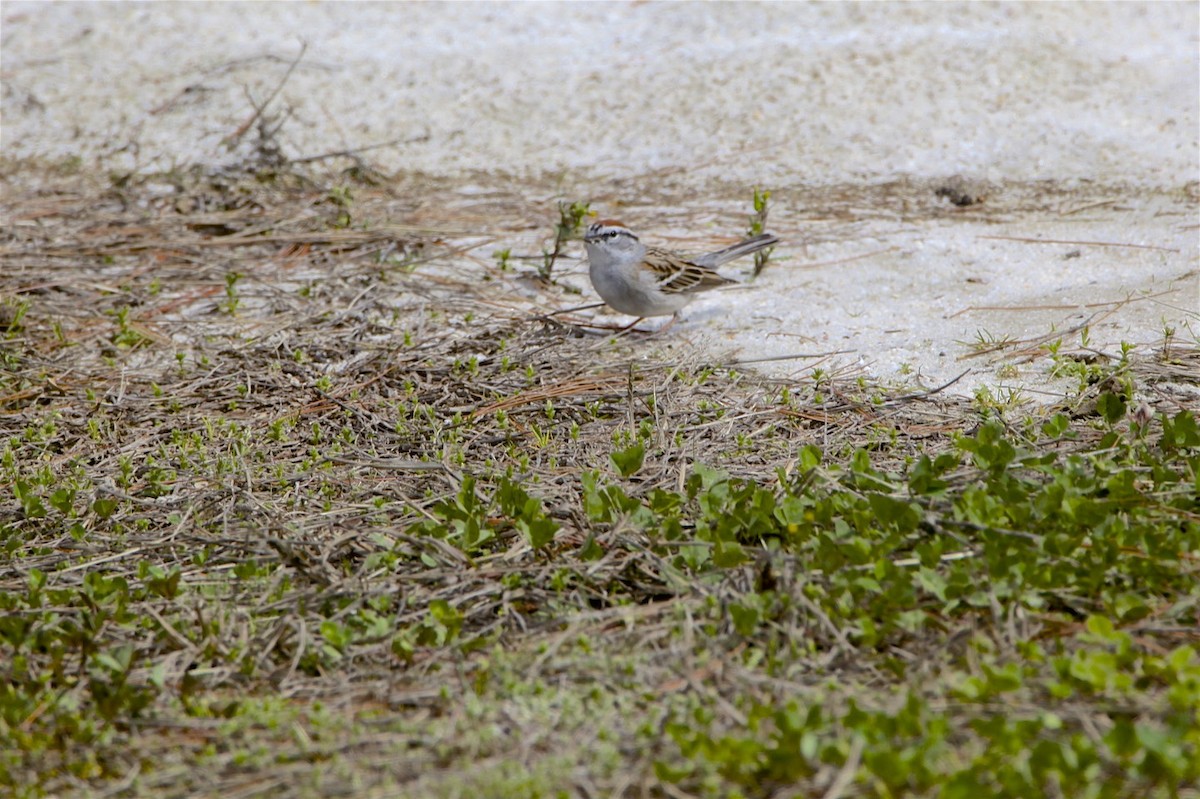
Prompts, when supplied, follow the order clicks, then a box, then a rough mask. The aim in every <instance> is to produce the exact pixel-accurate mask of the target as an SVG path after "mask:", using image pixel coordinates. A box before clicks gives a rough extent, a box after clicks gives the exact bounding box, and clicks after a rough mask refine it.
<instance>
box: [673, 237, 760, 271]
mask: <svg viewBox="0 0 1200 799" xmlns="http://www.w3.org/2000/svg"><path fill="white" fill-rule="evenodd" d="M778 243H779V237H778V236H775V235H773V234H771V233H761V234H759V235H757V236H755V237H754V238H752V239H746V240H745V241H739V242H738V243H737V244H734V245H733V246H732V247H726V248H725V249H723V250H717V251H716V252H710V253H709V254H708V255H703V256H701V257H699V258H695V259H693V262H694V263H697V264H700V265H701V266H707V267H708V268H710V269H716V268H717V267H718V266H720V265H721V264H727V263H729V262H730V261H732V260H733V259H735V258H741V257H742V256H743V255H750V254H751V253H756V252H758V251H759V250H763V249H766V248H767V247H772V246H774V245H776V244H778Z"/></svg>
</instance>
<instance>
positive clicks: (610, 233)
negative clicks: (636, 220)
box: [604, 230, 617, 239]
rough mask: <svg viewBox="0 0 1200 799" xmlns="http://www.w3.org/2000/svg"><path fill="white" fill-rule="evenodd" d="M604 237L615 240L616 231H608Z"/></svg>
mask: <svg viewBox="0 0 1200 799" xmlns="http://www.w3.org/2000/svg"><path fill="white" fill-rule="evenodd" d="M604 235H605V236H607V237H608V238H610V239H615V238H616V237H617V231H615V230H610V231H608V232H607V233H605V234H604Z"/></svg>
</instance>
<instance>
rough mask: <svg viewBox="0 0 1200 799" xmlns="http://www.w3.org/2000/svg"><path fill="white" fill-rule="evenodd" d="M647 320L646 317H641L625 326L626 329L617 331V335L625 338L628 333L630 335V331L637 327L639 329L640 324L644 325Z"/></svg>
mask: <svg viewBox="0 0 1200 799" xmlns="http://www.w3.org/2000/svg"><path fill="white" fill-rule="evenodd" d="M645 320H646V317H644V316H639V317H638V318H637V319H634V320H633V321H632V322H630V323H629V324H627V325H625V327H623V328H621V329H620V330H618V331H617V335H618V336H623V335H625V334H626V333H628V332H629V331H630V330H633V329H634V328H635V327H637V326H638V325H639V324H641V323H642V322H644V321H645Z"/></svg>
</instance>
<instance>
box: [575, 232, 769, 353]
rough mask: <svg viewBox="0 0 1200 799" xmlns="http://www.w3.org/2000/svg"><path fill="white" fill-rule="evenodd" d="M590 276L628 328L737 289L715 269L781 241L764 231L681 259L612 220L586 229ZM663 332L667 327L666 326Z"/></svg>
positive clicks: (593, 283)
mask: <svg viewBox="0 0 1200 799" xmlns="http://www.w3.org/2000/svg"><path fill="white" fill-rule="evenodd" d="M583 243H584V247H585V248H586V249H587V258H588V277H589V278H590V279H591V281H592V286H593V287H594V288H595V289H596V293H597V294H599V295H600V297H601V299H603V300H604V302H606V303H607V304H608V306H609V307H610V308H612V309H613V310H614V311H618V312H620V313H624V314H629V315H631V316H636V317H637V320H635V321H634V322H633V324H631V325H629V327H633V325H636V324H637V323H638V322H640V321H642V320H643V319H645V318H646V317H648V316H666V315H668V314H671V315H672V319H671V321H670V322H668V323H667V325H668V326H669V325H671V324H673V323H674V321H675V319H674V315H676V314H678V312H679V311H680V309H682V308H683V307H684V306H685V305H687V304H688V303H689V302H691V301H692V300H693V299H695V295H696V294H697V293H698V292H701V291H708V290H709V289H715V288H719V287H721V286H729V285H736V284H737V281H736V280H730V279H729V278H727V277H723V276H722V275H720V274H718V273H717V271H716V268H717V267H719V266H721V265H722V264H725V263H728V262H729V261H732V260H734V259H735V258H741V257H742V256H744V255H751V254H753V253H756V252H758V251H759V250H762V249H765V248H767V247H771V246H774V245H775V244H778V243H779V238H778V237H777V236H774V235H772V234H770V233H762V234H759V235H757V236H754V237H753V238H749V239H746V240H745V241H741V242H738V243H737V244H734V245H733V246H731V247H726V248H725V249H723V250H717V251H716V252H710V253H708V254H706V255H701V256H699V257H696V258H684V257H683V256H681V255H678V254H676V253H673V252H670V251H669V250H663V249H659V248H657V247H647V246H646V245H645V244H642V242H641V241H640V240H638V237H637V236H636V235H635V234H634V232H633V231H632V230H630V229H629V228H628V227H626V226H625V225H624V224H622V223H621V222H618V221H617V220H615V219H604V220H601V221H599V222H594V223H592V224H591V225H589V226H588V229H587V232H586V233H585V234H584V237H583ZM664 329H665V328H664Z"/></svg>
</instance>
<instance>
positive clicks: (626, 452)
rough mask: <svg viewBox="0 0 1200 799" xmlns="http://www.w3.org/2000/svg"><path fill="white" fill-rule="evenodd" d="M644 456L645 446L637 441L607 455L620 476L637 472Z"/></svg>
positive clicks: (627, 475) (628, 475)
mask: <svg viewBox="0 0 1200 799" xmlns="http://www.w3.org/2000/svg"><path fill="white" fill-rule="evenodd" d="M645 458H646V447H645V446H643V445H642V443H641V442H640V441H639V442H638V443H636V444H634V445H633V446H631V447H627V448H626V449H623V450H619V451H617V452H614V453H612V454H611V455H609V459H610V460H611V461H612V464H613V466H614V467H615V468H616V470H617V471H618V472H619V473H620V474H621V476H622V477H630V476H632V475H634V474H637V471H638V469H641V468H642V462H643V461H644V460H645Z"/></svg>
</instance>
